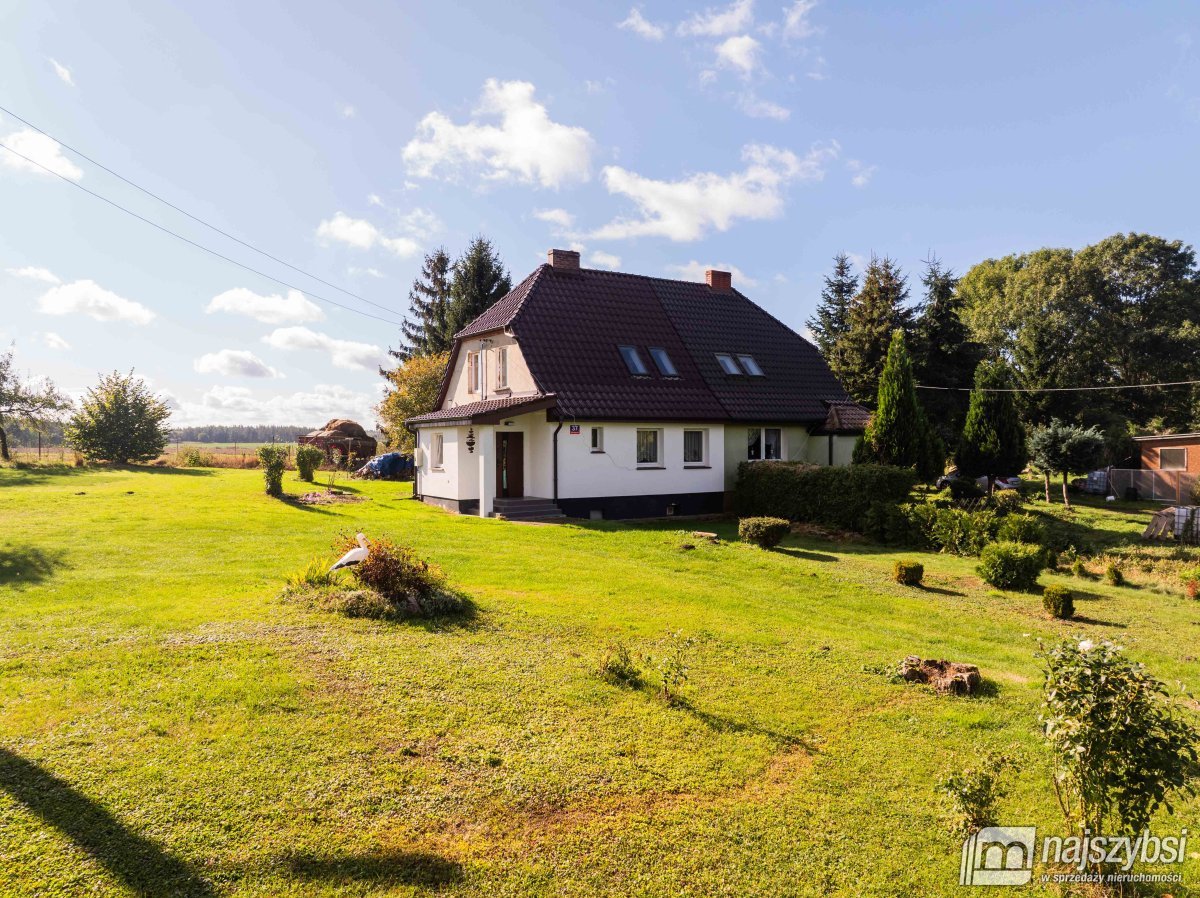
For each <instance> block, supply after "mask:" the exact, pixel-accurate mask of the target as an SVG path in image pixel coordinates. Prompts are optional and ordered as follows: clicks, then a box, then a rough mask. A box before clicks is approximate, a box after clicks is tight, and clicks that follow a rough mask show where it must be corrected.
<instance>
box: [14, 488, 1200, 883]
mask: <svg viewBox="0 0 1200 898" xmlns="http://www.w3.org/2000/svg"><path fill="white" fill-rule="evenodd" d="M293 476H294V475H291V474H289V475H288V478H287V480H286V481H285V486H286V488H287V489H288V490H289V491H290V492H293V493H296V492H300V491H301V487H300V485H299V484H298V483H296V482H295V481H294V480H293ZM350 488H351V489H353V490H356V491H359V492H360V493H361V494H362V495H364V496H366V497H368V498H369V501H367V502H364V503H361V504H358V505H345V506H337V507H327V508H320V509H306V508H303V507H300V506H297V505H294V504H289V503H284V502H279V501H275V500H272V499H269V498H268V497H267V496H265V495H263V493H262V488H261V477H260V475H259V474H258V472H255V471H237V470H219V471H208V470H173V469H154V470H139V471H133V470H131V471H124V470H86V471H81V470H76V469H70V468H63V469H53V470H51V469H27V470H21V471H15V470H11V469H4V470H0V522H2V525H3V530H2V531H0V599H2V601H0V894H3V895H77V894H84V893H86V894H89V895H130V894H133V895H237V896H251V895H255V896H277V895H304V896H309V895H407V894H425V893H435V892H436V893H438V894H447V895H527V894H539V895H556V896H558V895H571V896H574V895H579V896H590V895H731V896H732V895H737V896H742V895H814V896H815V895H828V894H840V895H881V896H882V895H889V896H890V895H906V896H910V895H921V896H930V895H952V894H959V893H961V892H963V891H965V890H963V889H961V888H960V887H959V886H958V885H957V878H958V869H959V848H960V843H958V842H957V841H956V840H955V839H953V838H952V837H951V836H950V835H949V834H948V832H947V829H946V826H945V822H944V806H943V804H942V802H941V800H940V798H939V796H938V795H937V794H936V793H935V791H934V786H935V784H936V782H937V781H938V780H939V779H941V778H942V777H944V776H945V775H947V774H948V773H950V772H952V771H954V770H957V769H959V768H961V767H964V766H967V765H970V764H972V763H973V761H974V759H975V758H976V757H977V755H978V754H979V753H980V752H983V751H986V750H997V751H1004V752H1007V753H1009V754H1011V755H1013V756H1014V757H1015V758H1016V760H1017V764H1016V767H1015V769H1014V770H1013V771H1012V772H1011V774H1009V775H1008V782H1009V785H1010V794H1009V795H1008V796H1007V797H1006V798H1005V799H1004V800H1003V801H1002V803H1001V810H1002V817H1003V820H1004V822H1006V823H1010V824H1036V825H1038V826H1040V827H1042V828H1043V831H1045V832H1055V833H1058V832H1061V831H1062V824H1061V821H1060V818H1059V815H1058V811H1057V808H1056V805H1055V803H1054V799H1053V795H1052V791H1051V788H1050V783H1049V778H1048V767H1047V760H1046V757H1045V754H1044V751H1043V749H1042V747H1041V745H1040V742H1039V738H1038V735H1037V728H1036V714H1037V706H1038V701H1039V695H1040V674H1039V671H1038V667H1037V662H1036V660H1035V658H1034V652H1035V651H1036V649H1037V639H1038V638H1042V639H1054V638H1057V637H1059V636H1063V635H1070V636H1072V637H1079V638H1084V637H1088V638H1105V637H1107V638H1114V639H1117V640H1119V641H1120V642H1121V644H1123V645H1126V646H1127V647H1128V649H1129V651H1130V653H1131V654H1132V655H1134V656H1136V657H1137V658H1139V659H1141V660H1144V661H1145V662H1146V663H1147V664H1148V665H1149V667H1150V669H1151V671H1152V672H1153V673H1155V674H1156V675H1157V676H1159V677H1160V678H1162V679H1164V680H1166V681H1168V682H1169V683H1172V684H1175V683H1176V682H1177V681H1181V680H1182V681H1187V680H1188V679H1189V678H1190V677H1191V675H1192V673H1193V672H1194V671H1195V670H1196V661H1195V657H1194V655H1196V654H1197V653H1198V651H1197V647H1198V645H1200V605H1198V604H1197V603H1195V602H1193V601H1189V600H1187V599H1186V598H1184V597H1183V596H1182V595H1180V594H1177V593H1170V594H1166V593H1163V592H1156V591H1152V590H1151V589H1149V588H1137V587H1136V586H1133V587H1122V588H1116V587H1111V586H1108V585H1106V584H1104V583H1102V582H1100V581H1086V582H1081V581H1078V580H1073V579H1072V578H1070V577H1065V576H1063V577H1059V576H1046V575H1044V576H1043V582H1063V583H1067V584H1070V585H1072V586H1073V587H1075V588H1077V589H1081V590H1082V591H1083V594H1082V595H1081V596H1080V598H1079V600H1078V601H1077V609H1078V611H1079V613H1080V615H1081V616H1082V617H1083V620H1082V621H1081V622H1071V623H1062V622H1055V621H1051V620H1049V619H1047V618H1046V617H1045V615H1044V614H1043V613H1042V611H1041V606H1040V598H1039V597H1037V596H1030V595H1021V594H1011V593H999V592H995V591H992V590H989V589H988V588H986V587H985V586H983V584H981V583H980V582H979V580H978V579H977V577H976V576H975V574H974V561H973V560H971V559H959V558H952V557H947V556H939V555H932V554H922V553H912V552H904V553H895V552H892V551H890V550H885V549H881V548H879V547H874V546H870V545H867V544H861V543H836V542H830V541H823V540H817V539H805V538H800V537H791V538H789V539H787V540H785V542H784V544H783V545H782V546H781V547H780V549H779V550H778V551H762V550H758V549H755V548H753V547H750V546H746V545H742V544H739V543H737V542H728V541H726V542H721V543H719V544H716V545H710V544H707V543H705V542H703V541H697V540H688V541H691V542H695V543H696V546H697V547H696V548H695V549H694V550H685V549H682V548H681V547H680V544H681V543H682V542H684V541H685V540H684V538H682V537H681V536H680V534H679V532H678V530H677V529H673V528H668V527H664V526H661V525H644V526H624V525H619V524H612V523H596V524H586V525H576V524H569V525H564V526H530V525H519V524H511V523H504V522H498V521H483V520H479V519H477V518H468V517H456V516H452V515H449V514H446V513H445V512H442V511H440V510H437V509H433V508H429V507H426V506H423V505H421V504H419V503H417V502H414V501H412V500H411V499H408V498H405V496H406V494H407V493H408V492H409V487H408V485H405V484H395V483H379V482H374V483H370V482H368V483H357V482H356V483H354V484H353V485H352V486H350ZM1081 515H1083V516H1084V518H1083V519H1085V520H1086V521H1087V522H1088V523H1090V524H1094V525H1096V526H1099V527H1101V528H1107V530H1105V531H1104V532H1105V534H1106V537H1105V539H1106V542H1105V544H1106V545H1108V544H1114V543H1119V542H1120V541H1122V540H1123V539H1128V538H1130V537H1132V536H1133V534H1134V533H1135V532H1136V531H1137V530H1138V529H1140V528H1139V526H1138V522H1139V521H1143V522H1144V518H1145V515H1144V514H1143V513H1140V512H1138V511H1134V512H1131V511H1130V510H1129V509H1128V508H1126V509H1116V510H1110V509H1102V508H1101V509H1091V510H1087V511H1085V512H1081ZM702 526H703V527H704V528H705V529H708V528H710V527H711V526H712V525H711V524H704V525H702ZM716 529H717V530H719V531H720V533H721V535H722V536H723V537H725V538H726V539H730V538H732V539H736V535H735V533H734V527H733V525H732V524H720V525H717V527H716ZM358 530H364V531H366V532H367V533H369V534H372V535H388V536H390V537H392V538H393V539H395V540H397V541H399V542H405V543H409V544H411V545H413V546H415V547H416V548H417V549H418V550H419V551H420V552H421V553H422V554H424V555H426V556H427V557H429V558H431V559H433V560H435V561H436V562H437V563H439V564H440V565H442V566H443V567H444V568H445V570H446V571H447V573H448V574H449V576H450V577H451V579H452V580H453V582H454V583H455V584H456V585H457V586H458V587H460V588H461V589H463V590H464V591H465V592H466V593H468V594H469V595H470V596H471V597H472V599H473V601H474V604H475V612H474V614H473V615H471V616H469V617H467V618H464V619H460V620H443V621H432V622H430V621H426V622H411V623H381V622H374V621H364V620H351V619H346V618H342V617H339V616H334V615H328V614H321V613H317V612H313V611H309V610H307V609H305V608H302V607H298V606H296V605H293V604H289V603H287V602H285V601H282V600H280V599H279V598H278V594H279V591H280V588H281V586H282V583H283V578H284V576H285V575H286V574H288V573H289V572H290V571H292V570H294V569H296V568H299V567H301V566H303V565H304V564H305V563H306V562H307V561H308V560H309V559H310V558H312V557H313V556H317V555H328V554H329V553H330V548H329V547H330V543H331V541H332V540H333V539H334V537H335V536H336V535H337V534H340V533H354V532H356V531H358ZM898 557H906V558H908V557H912V558H916V559H918V560H920V561H922V562H923V563H924V564H925V567H926V572H927V573H926V583H927V586H928V588H926V589H914V588H906V587H901V586H898V585H896V584H893V583H890V582H889V580H888V575H889V573H890V568H891V564H892V562H893V561H894V560H895V559H896V558H898ZM1135 582H1136V581H1135ZM675 631H680V632H682V633H683V634H685V635H687V636H693V637H695V638H696V639H697V644H696V647H695V649H694V652H693V655H692V660H691V681H690V683H689V684H688V686H687V687H686V688H685V690H684V696H685V699H684V701H683V702H681V703H679V704H678V705H675V706H672V705H668V704H666V703H665V702H663V701H661V700H660V699H658V698H656V697H655V696H654V695H652V694H651V693H650V691H648V690H644V691H637V690H627V689H621V688H617V687H614V686H612V685H609V684H607V683H605V682H604V681H602V680H601V679H600V678H599V677H598V676H597V675H596V669H597V666H598V664H599V662H600V659H601V657H602V655H603V653H604V650H605V647H606V645H607V644H609V643H610V642H612V641H613V640H618V639H619V640H622V641H624V642H626V643H627V644H628V645H629V646H630V647H631V649H633V650H634V651H635V652H636V653H638V654H644V653H648V654H650V655H657V654H658V652H659V651H660V644H661V641H662V640H663V639H664V638H665V637H666V636H667V634H669V633H671V632H675ZM908 654H917V655H921V656H924V657H942V658H950V659H953V660H958V661H967V662H973V663H977V664H979V665H980V667H981V668H982V670H983V673H984V676H985V679H986V681H987V683H988V686H989V688H988V690H987V694H986V695H985V696H983V697H980V698H972V699H957V698H944V697H937V696H935V695H933V694H932V692H930V691H928V690H926V689H924V688H920V687H910V686H904V685H899V684H896V683H894V682H891V681H890V680H889V679H888V677H887V676H885V675H884V674H882V673H880V672H879V670H881V669H883V668H885V667H891V666H894V665H895V664H896V662H898V661H899V660H900V659H901V658H902V657H903V656H905V655H908ZM1198 808H1200V805H1198V804H1197V803H1195V802H1184V803H1182V804H1180V805H1177V806H1176V807H1175V812H1174V814H1167V813H1165V812H1164V813H1163V814H1161V815H1160V817H1159V819H1158V820H1157V821H1156V825H1157V827H1158V828H1159V829H1161V830H1163V831H1164V832H1166V831H1168V830H1177V829H1178V828H1179V826H1181V825H1189V826H1192V825H1194V824H1195V822H1196V811H1197V809H1198ZM1183 874H1184V878H1185V881H1186V882H1190V883H1196V882H1200V859H1198V858H1197V856H1196V854H1195V853H1193V855H1192V857H1191V858H1190V859H1189V861H1188V863H1187V865H1186V866H1185V868H1184V869H1183ZM1029 890H1030V891H1035V892H1036V891H1039V887H1038V886H1037V885H1036V884H1035V885H1034V886H1032V887H1030V889H1029ZM988 891H989V890H987V889H982V890H980V894H987V893H988ZM1164 891H1169V892H1170V893H1171V894H1174V895H1183V894H1189V891H1188V887H1187V886H1184V887H1180V886H1177V885H1175V886H1171V887H1170V888H1169V889H1164Z"/></svg>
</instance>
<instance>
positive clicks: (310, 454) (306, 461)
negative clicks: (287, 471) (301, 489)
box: [296, 446, 325, 483]
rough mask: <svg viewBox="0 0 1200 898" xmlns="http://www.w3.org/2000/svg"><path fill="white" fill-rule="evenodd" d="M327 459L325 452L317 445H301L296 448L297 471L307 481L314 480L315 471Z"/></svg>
mask: <svg viewBox="0 0 1200 898" xmlns="http://www.w3.org/2000/svg"><path fill="white" fill-rule="evenodd" d="M323 461H325V453H324V452H322V451H321V450H320V449H319V448H317V447H316V446H299V447H297V449H296V471H297V473H298V474H299V475H300V479H301V480H303V481H305V482H306V483H312V482H313V472H315V471H316V470H317V468H319V467H321V463H322V462H323Z"/></svg>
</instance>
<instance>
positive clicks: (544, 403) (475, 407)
mask: <svg viewBox="0 0 1200 898" xmlns="http://www.w3.org/2000/svg"><path fill="white" fill-rule="evenodd" d="M554 404H555V397H554V396H553V395H538V396H506V397H504V398H503V399H484V400H482V401H481V402H468V403H466V404H464V405H456V406H453V407H451V408H440V409H438V410H437V411H433V412H426V413H425V414H423V415H417V416H416V417H413V418H408V419H407V420H406V421H405V422H404V423H405V424H434V423H439V422H440V423H446V422H449V421H478V420H480V419H487V418H489V417H492V416H495V415H499V416H501V417H503V416H504V415H508V414H524V413H525V412H527V411H539V410H541V409H544V408H551V407H553V406H554Z"/></svg>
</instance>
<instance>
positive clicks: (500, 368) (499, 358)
mask: <svg viewBox="0 0 1200 898" xmlns="http://www.w3.org/2000/svg"><path fill="white" fill-rule="evenodd" d="M496 389H497V390H507V389H508V347H507V346H501V347H500V348H499V349H497V350H496Z"/></svg>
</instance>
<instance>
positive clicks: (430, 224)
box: [400, 208, 442, 238]
mask: <svg viewBox="0 0 1200 898" xmlns="http://www.w3.org/2000/svg"><path fill="white" fill-rule="evenodd" d="M400 227H401V228H402V229H404V230H405V231H406V232H407V233H409V234H411V235H412V236H414V237H420V238H428V237H430V236H432V235H434V234H436V233H437V232H438V231H440V230H441V229H442V220H441V219H440V218H438V217H437V215H435V214H434V213H433V212H431V211H430V210H428V209H421V208H417V209H413V210H412V211H411V212H409V213H408V214H407V215H402V216H400Z"/></svg>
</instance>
